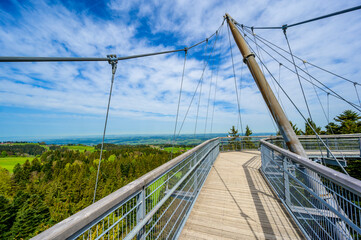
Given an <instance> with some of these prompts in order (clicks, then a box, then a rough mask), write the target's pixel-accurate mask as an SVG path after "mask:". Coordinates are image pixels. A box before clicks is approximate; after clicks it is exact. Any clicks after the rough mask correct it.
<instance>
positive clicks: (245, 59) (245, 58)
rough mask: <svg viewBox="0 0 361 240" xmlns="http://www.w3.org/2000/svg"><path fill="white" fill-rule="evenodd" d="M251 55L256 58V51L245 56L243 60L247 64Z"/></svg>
mask: <svg viewBox="0 0 361 240" xmlns="http://www.w3.org/2000/svg"><path fill="white" fill-rule="evenodd" d="M250 56H253V57H254V58H255V55H254V53H250V54H248V55H247V56H245V57H244V58H243V62H244V63H246V64H247V59H248V58H249V57H250Z"/></svg>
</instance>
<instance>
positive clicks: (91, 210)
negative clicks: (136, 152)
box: [32, 138, 218, 240]
mask: <svg viewBox="0 0 361 240" xmlns="http://www.w3.org/2000/svg"><path fill="white" fill-rule="evenodd" d="M216 140H218V138H213V139H210V140H207V141H205V142H203V143H201V144H199V145H198V146H196V147H194V148H193V149H191V150H189V151H187V152H185V153H183V154H182V155H180V156H178V157H176V158H174V159H173V160H171V161H169V162H167V163H165V164H163V165H161V166H159V167H158V168H156V169H154V170H152V171H150V172H148V173H147V174H145V175H143V176H142V177H140V178H138V179H136V180H135V181H133V182H131V183H129V184H127V185H126V186H124V187H122V188H120V189H118V190H117V191H115V192H113V193H111V194H109V195H108V196H106V197H104V198H102V199H100V200H99V201H97V202H95V203H94V204H92V205H90V206H88V207H86V208H85V209H83V210H81V211H79V212H77V213H76V214H74V215H72V216H70V217H68V218H67V219H65V220H63V221H61V222H59V223H57V224H56V225H54V226H53V227H51V228H49V229H47V230H45V231H44V232H42V233H40V234H39V235H37V236H35V237H34V238H32V239H33V240H40V239H66V238H69V237H71V236H73V235H74V234H76V233H78V232H79V231H81V230H82V229H83V228H85V227H86V226H87V225H89V224H91V223H92V222H94V221H96V220H98V219H99V218H100V217H102V216H104V215H105V214H107V213H108V212H110V211H111V210H112V209H114V208H115V207H116V206H117V205H119V204H120V203H121V202H123V201H124V200H126V199H128V198H129V197H131V196H133V195H134V194H136V193H137V192H138V191H140V190H142V189H143V187H144V186H146V185H147V184H149V183H151V182H152V181H154V180H155V179H157V178H158V177H159V176H160V175H162V174H164V173H166V172H167V171H169V170H170V169H172V168H173V167H175V166H176V165H177V164H178V163H180V162H182V161H183V160H185V159H187V158H188V157H189V156H190V155H192V154H193V153H195V152H197V150H199V149H201V148H202V147H204V146H206V145H207V144H209V143H211V142H213V141H216Z"/></svg>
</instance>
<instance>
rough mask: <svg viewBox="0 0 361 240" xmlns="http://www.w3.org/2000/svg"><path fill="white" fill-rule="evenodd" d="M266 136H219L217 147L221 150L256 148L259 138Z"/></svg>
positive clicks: (258, 144)
mask: <svg viewBox="0 0 361 240" xmlns="http://www.w3.org/2000/svg"><path fill="white" fill-rule="evenodd" d="M266 137H268V136H240V137H220V138H219V141H220V142H219V144H220V145H219V149H220V151H221V152H228V151H243V150H256V149H258V148H259V146H260V140H261V139H264V138H266Z"/></svg>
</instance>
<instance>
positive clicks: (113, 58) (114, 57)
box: [107, 54, 118, 74]
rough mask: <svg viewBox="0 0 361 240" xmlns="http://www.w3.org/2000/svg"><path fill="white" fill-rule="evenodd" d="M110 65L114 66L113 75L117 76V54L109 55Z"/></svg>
mask: <svg viewBox="0 0 361 240" xmlns="http://www.w3.org/2000/svg"><path fill="white" fill-rule="evenodd" d="M107 58H108V63H109V64H111V65H112V73H113V74H115V72H116V71H117V65H118V58H117V55H115V54H110V55H107Z"/></svg>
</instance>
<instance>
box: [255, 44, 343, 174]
mask: <svg viewBox="0 0 361 240" xmlns="http://www.w3.org/2000/svg"><path fill="white" fill-rule="evenodd" d="M248 45H249V44H248ZM249 47H250V48H251V50H252V51H253V52H254V50H253V49H252V47H251V46H250V45H249ZM258 58H259V57H258ZM259 61H260V62H261V64H262V65H263V66H264V67H265V69H266V70H267V72H268V74H269V75H270V76H271V77H272V78H273V79H274V78H275V77H274V76H273V74H272V73H271V71H270V70H269V69H268V68H267V66H266V65H265V64H264V63H263V61H262V60H261V59H259ZM276 83H277V84H278V85H279V87H280V89H281V90H282V92H283V93H284V94H285V95H286V97H287V98H288V100H289V101H290V102H291V104H292V105H293V106H294V107H295V109H296V110H297V112H298V113H299V114H300V115H301V117H302V118H303V120H304V121H305V123H306V124H307V125H308V126H309V127H310V128H311V129H312V131H313V132H314V133H315V135H316V137H317V138H318V139H319V140H320V142H321V143H322V144H323V145H324V146H325V148H326V149H327V150H328V151H329V152H330V154H331V156H332V157H333V158H334V159H335V160H336V162H337V163H338V165H339V166H340V168H341V169H342V171H343V172H344V173H345V174H346V175H349V174H348V173H347V171H346V170H345V169H344V167H343V166H342V165H341V163H340V162H339V160H338V159H337V158H336V157H335V155H333V153H332V152H331V150H330V148H329V147H328V146H327V144H326V143H325V142H324V141H323V140H322V138H321V137H320V136H319V135H318V133H317V132H316V130H315V129H314V127H313V126H312V124H310V123H309V121H308V120H307V119H306V117H305V116H304V115H303V114H302V112H301V110H300V109H299V108H298V107H297V105H296V104H295V102H294V101H293V100H292V99H291V97H290V96H289V95H288V94H287V92H286V91H285V90H284V89H283V87H282V86H281V85H280V84H279V83H278V82H277V81H276Z"/></svg>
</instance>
